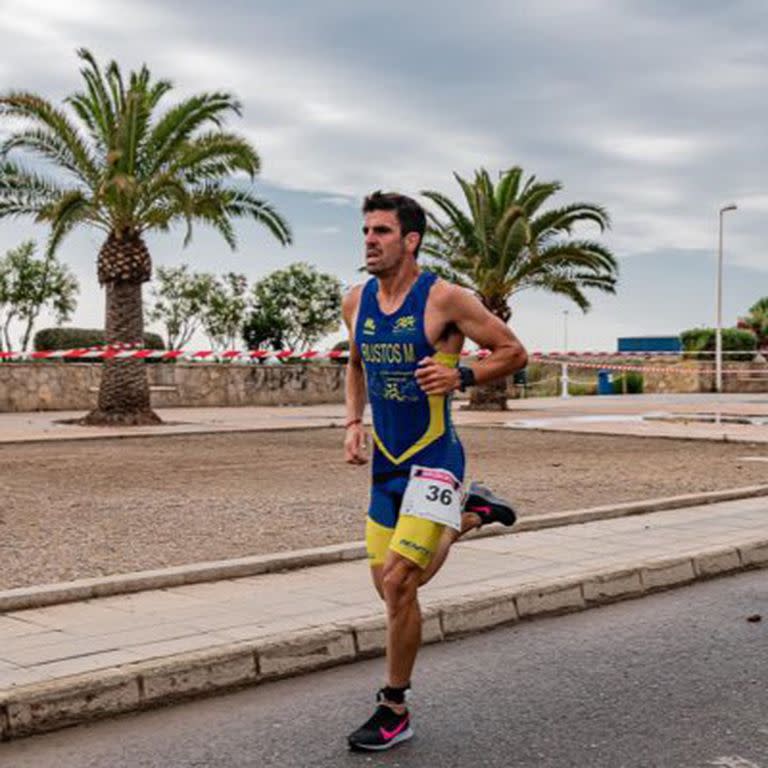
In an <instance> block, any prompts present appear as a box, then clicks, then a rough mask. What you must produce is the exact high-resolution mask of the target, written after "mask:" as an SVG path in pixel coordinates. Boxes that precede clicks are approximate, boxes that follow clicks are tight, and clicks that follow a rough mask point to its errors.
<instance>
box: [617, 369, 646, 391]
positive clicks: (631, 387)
mask: <svg viewBox="0 0 768 768" xmlns="http://www.w3.org/2000/svg"><path fill="white" fill-rule="evenodd" d="M625 379H626V382H627V384H626V392H627V394H628V395H640V394H642V392H643V374H642V373H637V371H629V372H627V373H621V374H618V375H616V374H614V376H613V393H614V394H615V395H622V394H624V380H625Z"/></svg>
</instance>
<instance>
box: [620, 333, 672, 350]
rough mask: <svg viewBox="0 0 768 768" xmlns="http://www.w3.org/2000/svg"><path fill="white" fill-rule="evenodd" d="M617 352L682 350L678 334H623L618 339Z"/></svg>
mask: <svg viewBox="0 0 768 768" xmlns="http://www.w3.org/2000/svg"><path fill="white" fill-rule="evenodd" d="M618 345H619V349H618V351H619V352H682V351H683V345H682V343H681V342H680V337H679V336H625V337H624V338H623V339H618Z"/></svg>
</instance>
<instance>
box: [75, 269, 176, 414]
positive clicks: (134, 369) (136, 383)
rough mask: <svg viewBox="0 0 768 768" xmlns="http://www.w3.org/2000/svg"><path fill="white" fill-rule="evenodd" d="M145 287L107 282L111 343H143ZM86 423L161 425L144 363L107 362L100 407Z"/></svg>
mask: <svg viewBox="0 0 768 768" xmlns="http://www.w3.org/2000/svg"><path fill="white" fill-rule="evenodd" d="M141 285H142V284H141V282H127V281H126V282H124V281H115V282H110V283H106V285H105V288H106V301H107V311H106V317H107V322H106V340H107V343H108V344H133V345H139V346H140V345H142V344H143V337H144V317H143V304H142V299H141ZM83 423H84V424H91V425H118V426H119V425H123V426H127V425H131V426H134V425H135V426H139V425H144V424H159V423H161V419H160V417H159V416H158V415H157V414H156V413H155V412H154V411H153V410H152V408H151V407H150V403H149V381H148V379H147V369H146V364H145V362H144V361H143V360H130V359H129V360H114V359H106V360H104V362H103V364H102V373H101V385H100V387H99V401H98V406H97V407H96V409H95V410H93V411H91V412H90V413H89V414H88V415H87V416H86V417H85V418H84V419H83Z"/></svg>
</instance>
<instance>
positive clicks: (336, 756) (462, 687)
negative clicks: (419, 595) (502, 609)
mask: <svg viewBox="0 0 768 768" xmlns="http://www.w3.org/2000/svg"><path fill="white" fill-rule="evenodd" d="M755 614H760V615H762V617H763V618H762V621H760V622H750V621H748V620H747V618H748V617H749V616H753V615H755ZM381 672H382V661H381V660H374V661H371V662H366V663H360V664H355V665H352V666H349V667H341V668H338V669H333V670H328V671H325V672H322V673H318V674H314V675H310V676H306V677H302V678H297V679H294V680H286V681H282V682H279V683H275V684H271V685H266V686H262V687H259V688H254V689H251V690H246V691H242V692H239V693H236V694H232V695H228V696H222V697H218V698H216V699H208V700H204V701H198V702H194V703H189V704H185V705H180V706H176V707H171V708H168V709H164V710H158V711H154V712H149V713H144V714H140V715H135V716H127V717H122V718H118V719H115V720H111V721H107V722H102V723H97V724H94V725H91V726H87V727H80V728H74V729H70V730H68V731H62V732H59V733H55V734H49V735H46V736H38V737H34V738H31V739H28V740H24V741H19V742H12V743H10V744H3V745H0V766H2V767H3V768H6V766H7V767H8V768H214V767H216V768H277V767H279V768H287V767H290V768H294V767H296V768H305V767H307V768H308V767H309V766H312V768H331V767H332V768H339V767H341V768H345V767H346V766H366V768H368V766H402V767H404V768H405V767H410V766H414V767H416V766H418V767H419V768H422V767H429V768H452V767H453V766H457V767H458V766H461V767H462V768H465V767H467V768H469V767H470V766H471V767H472V768H474V767H475V766H493V767H494V768H496V767H498V768H502V766H503V767H504V768H506V767H507V766H520V767H521V768H523V767H524V768H529V767H530V768H562V767H564V766H574V768H657V767H658V768H704V767H705V766H721V767H723V768H768V572H766V571H762V572H760V571H757V572H753V573H749V574H743V575H740V576H734V577H730V578H726V579H720V580H717V581H712V582H707V583H704V584H699V585H695V586H692V587H688V588H684V589H679V590H676V591H674V592H669V593H665V594H662V595H657V596H655V597H650V598H645V599H642V600H637V601H630V602H625V603H620V604H617V605H614V606H608V607H604V608H600V609H596V610H590V611H586V612H584V613H579V614H574V615H570V616H563V617H558V618H553V619H546V620H538V621H535V622H530V623H521V624H519V625H517V626H515V627H512V628H509V629H503V630H497V631H494V632H490V633H486V634H483V635H477V636H474V637H471V638H465V639H463V640H458V641H455V642H451V643H446V644H443V645H440V646H433V647H430V648H427V649H425V650H424V651H423V653H422V655H421V658H420V664H419V669H418V674H417V677H416V679H415V691H414V696H413V697H412V702H411V703H412V711H413V714H414V729H415V731H416V736H415V738H414V739H413V740H412V741H410V742H408V743H406V744H403V745H401V746H399V747H397V748H396V749H394V750H392V751H391V752H388V753H384V754H381V755H373V756H368V755H359V754H350V753H348V752H347V751H346V748H345V735H346V733H347V732H348V731H349V730H351V729H352V728H353V727H355V726H357V725H358V724H359V722H360V721H362V720H363V719H364V718H365V717H367V716H368V714H369V709H370V696H371V693H372V690H373V688H374V687H375V686H376V684H377V682H378V680H379V677H380V675H381Z"/></svg>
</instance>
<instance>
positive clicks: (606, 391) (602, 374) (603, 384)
mask: <svg viewBox="0 0 768 768" xmlns="http://www.w3.org/2000/svg"><path fill="white" fill-rule="evenodd" d="M597 394H598V395H612V394H613V379H612V378H611V372H610V371H607V370H604V369H602V368H601V369H600V370H599V371H598V372H597Z"/></svg>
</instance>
